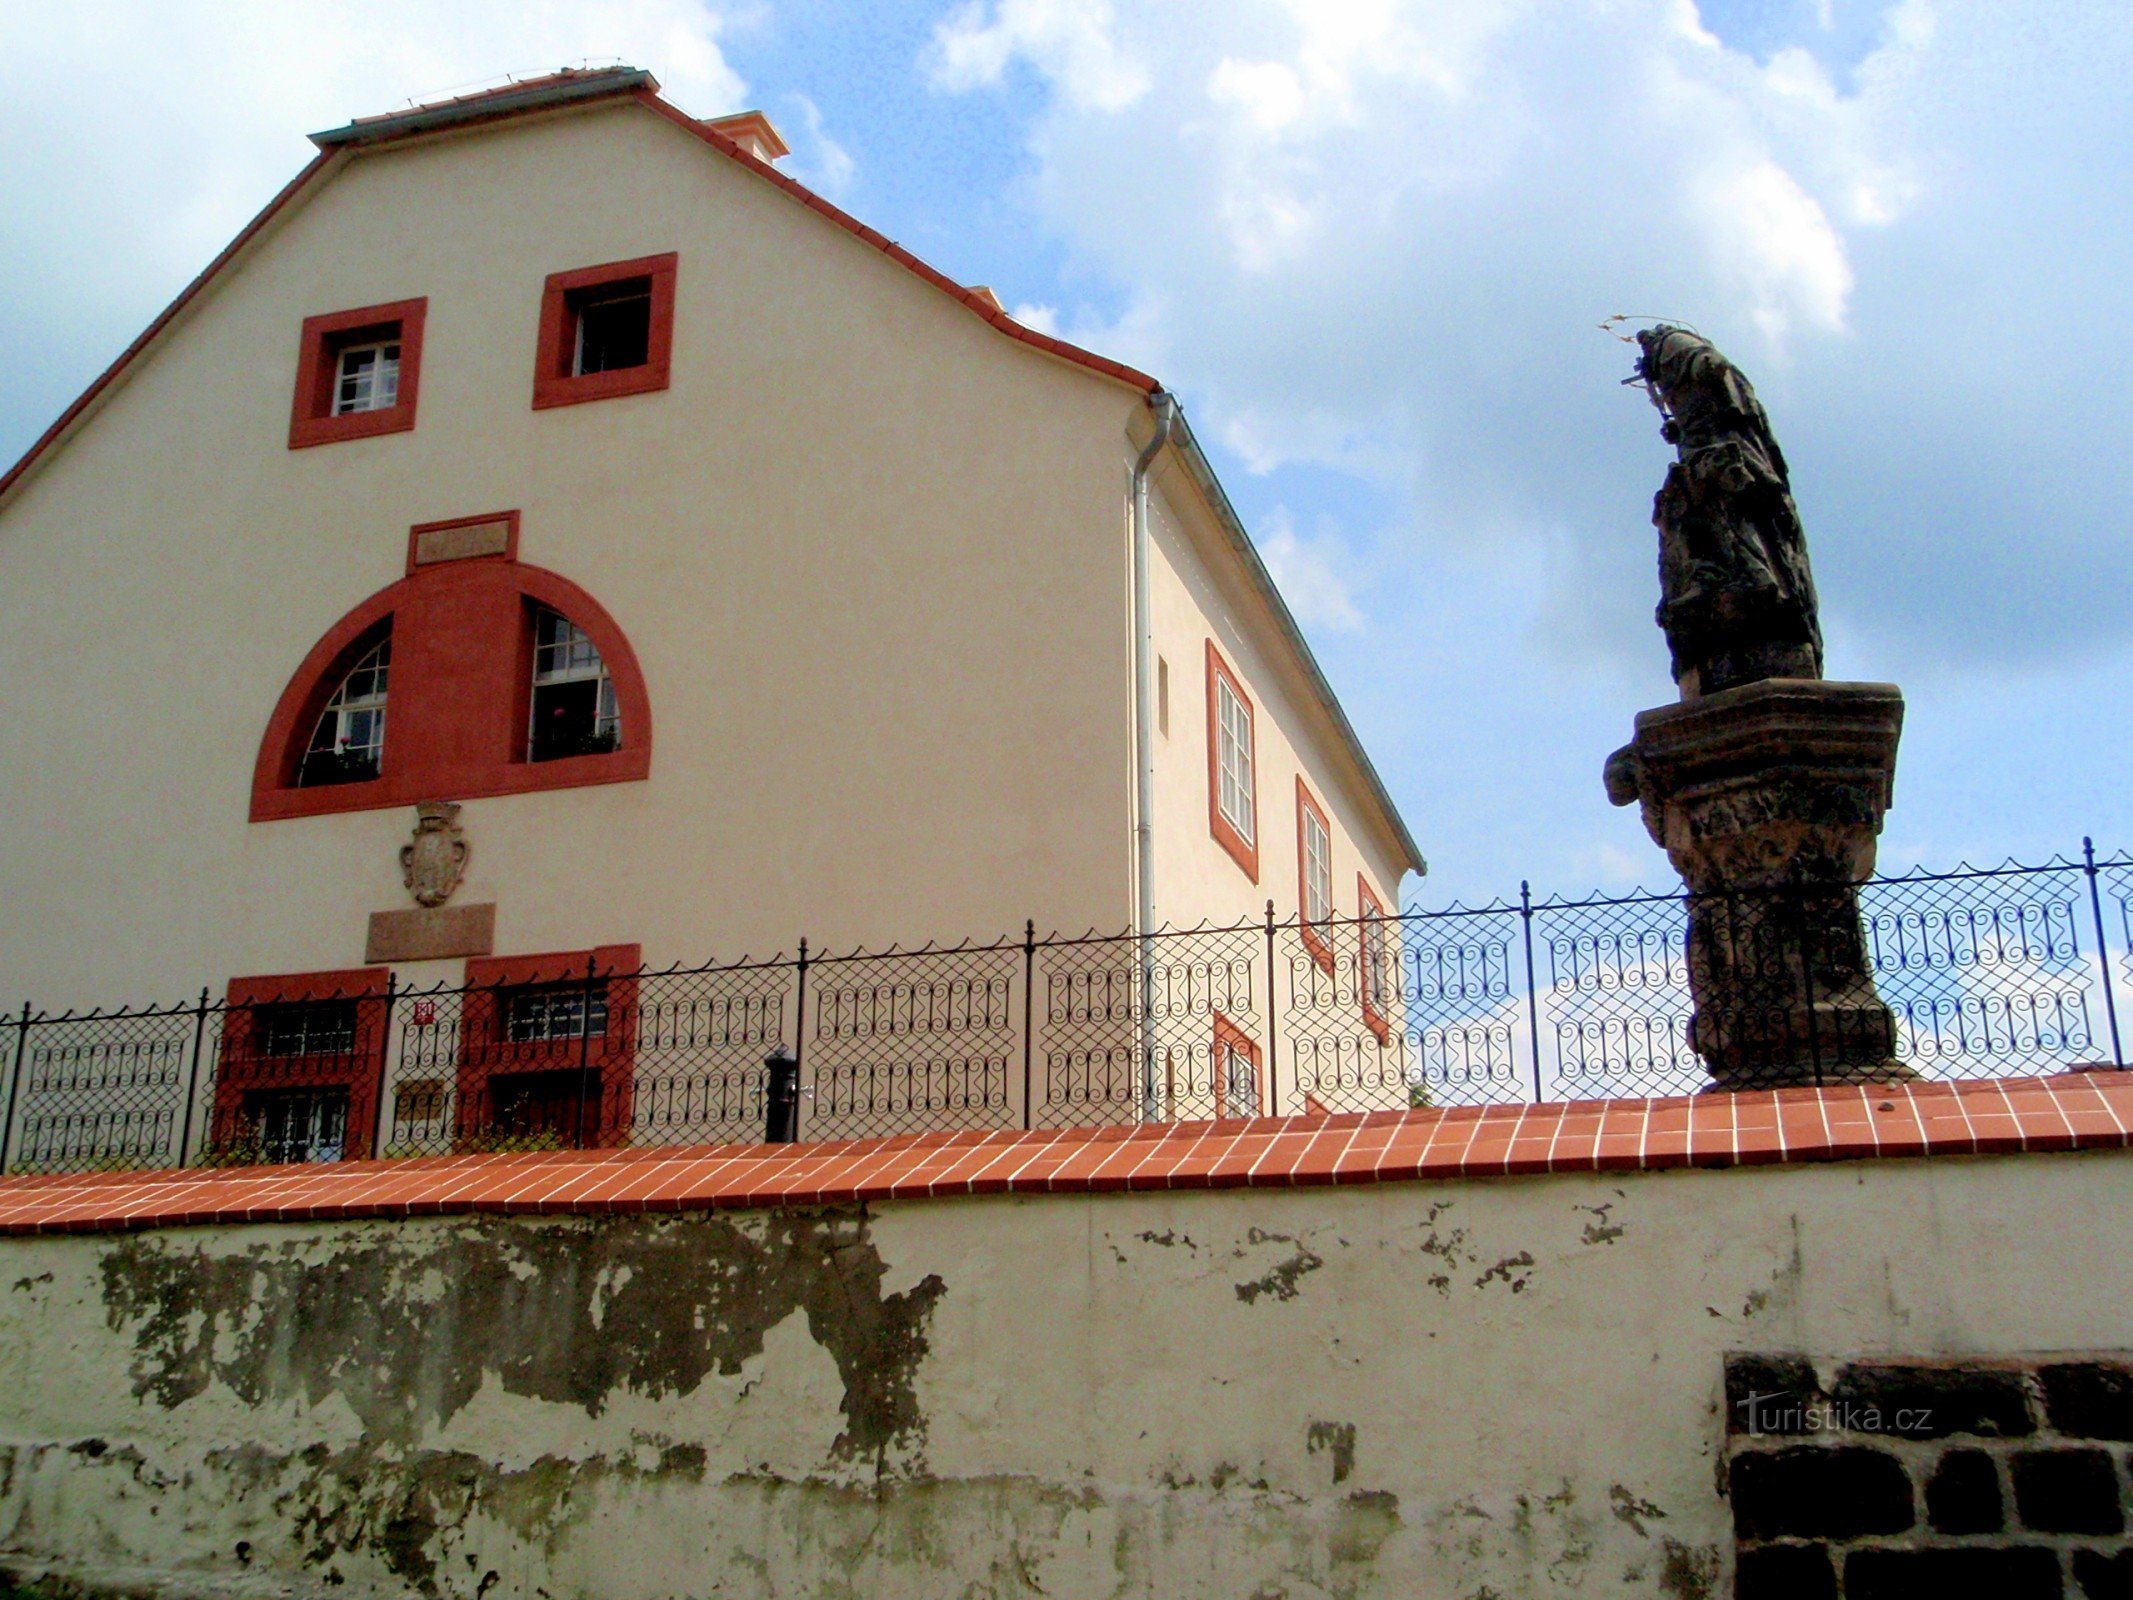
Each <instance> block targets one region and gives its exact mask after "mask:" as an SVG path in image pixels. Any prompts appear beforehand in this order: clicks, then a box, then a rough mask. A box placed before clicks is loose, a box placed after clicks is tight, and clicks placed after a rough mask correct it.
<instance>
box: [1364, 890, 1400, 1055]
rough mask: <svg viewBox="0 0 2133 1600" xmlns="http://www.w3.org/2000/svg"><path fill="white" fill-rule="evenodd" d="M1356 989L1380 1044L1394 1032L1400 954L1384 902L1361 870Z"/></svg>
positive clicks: (1366, 1022) (1365, 1017) (1387, 1039)
mask: <svg viewBox="0 0 2133 1600" xmlns="http://www.w3.org/2000/svg"><path fill="white" fill-rule="evenodd" d="M1355 898H1356V903H1357V908H1358V911H1359V915H1358V917H1357V920H1356V925H1355V931H1356V944H1357V949H1356V972H1355V986H1356V992H1357V993H1358V994H1359V995H1360V996H1361V998H1362V1003H1363V1026H1365V1027H1366V1028H1368V1029H1369V1030H1370V1031H1371V1032H1372V1033H1373V1034H1375V1035H1376V1036H1377V1041H1378V1043H1379V1044H1384V1043H1386V1042H1388V1041H1389V1040H1390V1038H1391V1036H1392V995H1393V985H1394V984H1395V983H1396V982H1398V981H1399V971H1398V962H1399V958H1398V956H1397V955H1396V954H1395V953H1394V951H1393V948H1392V940H1391V939H1390V937H1389V934H1390V932H1391V928H1390V926H1389V919H1388V918H1387V917H1386V915H1385V902H1384V901H1382V900H1380V899H1379V898H1378V897H1377V896H1376V895H1375V894H1374V893H1372V892H1371V888H1370V885H1369V883H1368V882H1367V881H1366V880H1365V879H1364V878H1363V876H1362V874H1361V873H1358V874H1356V879H1355Z"/></svg>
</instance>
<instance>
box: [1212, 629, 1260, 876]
mask: <svg viewBox="0 0 2133 1600" xmlns="http://www.w3.org/2000/svg"><path fill="white" fill-rule="evenodd" d="M1222 683H1227V684H1228V685H1229V689H1230V693H1232V694H1234V695H1235V696H1236V697H1237V700H1238V703H1239V704H1241V705H1242V706H1243V707H1244V717H1245V726H1246V729H1247V733H1248V737H1247V739H1246V743H1245V748H1246V749H1247V750H1248V751H1249V752H1250V754H1251V760H1252V783H1251V794H1252V836H1251V838H1249V839H1247V838H1245V837H1244V835H1243V834H1241V833H1239V832H1238V831H1237V829H1236V828H1235V826H1234V825H1232V823H1231V822H1230V820H1229V818H1227V817H1225V816H1224V815H1223V814H1222V696H1221V691H1220V690H1219V689H1218V688H1217V687H1216V686H1217V685H1218V684H1222ZM1207 826H1208V830H1209V831H1210V832H1211V833H1213V835H1214V836H1215V843H1217V844H1219V845H1220V846H1221V847H1222V848H1223V849H1224V850H1227V851H1228V852H1229V854H1230V859H1231V860H1233V861H1235V862H1236V863H1237V865H1238V866H1240V867H1242V868H1243V869H1244V875H1245V876H1246V877H1247V878H1250V879H1251V880H1252V882H1254V883H1257V882H1258V881H1259V835H1260V834H1261V832H1263V831H1264V830H1263V829H1262V828H1261V827H1260V823H1259V714H1258V712H1256V711H1254V710H1253V709H1252V697H1251V696H1250V695H1248V694H1246V693H1245V692H1244V685H1243V684H1242V683H1241V682H1239V681H1238V678H1237V675H1236V673H1234V672H1232V671H1231V670H1230V666H1229V663H1228V662H1227V661H1224V660H1223V659H1222V652H1221V651H1220V650H1217V649H1216V648H1215V641H1214V640H1212V639H1210V640H1208V641H1207Z"/></svg>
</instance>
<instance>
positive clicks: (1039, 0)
mask: <svg viewBox="0 0 2133 1600" xmlns="http://www.w3.org/2000/svg"><path fill="white" fill-rule="evenodd" d="M1017 60H1021V61H1026V62H1027V63H1028V64H1029V65H1030V66H1031V67H1033V68H1034V69H1035V70H1036V71H1038V72H1039V73H1041V74H1043V75H1044V76H1045V77H1046V78H1048V79H1049V80H1051V81H1052V82H1053V83H1054V84H1056V85H1057V86H1058V88H1059V90H1060V92H1061V93H1062V94H1064V95H1065V96H1066V98H1067V99H1068V100H1069V101H1071V102H1072V103H1073V104H1075V105H1077V106H1082V107H1088V108H1093V109H1095V110H1098V111H1121V110H1124V109H1125V108H1126V107H1127V106H1130V105H1131V104H1133V102H1134V101H1136V100H1138V99H1139V98H1140V97H1141V96H1142V95H1143V94H1145V93H1146V92H1147V90H1148V72H1147V69H1146V67H1145V66H1143V65H1142V63H1141V62H1140V61H1139V59H1138V58H1136V57H1135V56H1134V55H1132V54H1131V53H1130V52H1129V51H1128V50H1127V49H1126V48H1125V47H1124V45H1123V44H1122V43H1121V42H1120V40H1119V38H1118V21H1117V17H1116V16H1115V14H1114V13H1113V11H1112V8H1111V5H1110V0H997V3H996V4H995V5H993V6H992V7H990V8H988V7H987V6H986V4H985V3H984V0H970V3H969V4H967V5H965V6H964V7H962V9H960V10H959V11H957V12H956V13H955V14H954V15H953V16H951V17H949V18H948V19H947V20H946V21H944V22H942V23H941V24H940V25H939V26H938V27H937V28H935V30H934V36H933V59H932V75H933V81H934V82H935V84H936V85H937V86H938V87H940V88H943V89H949V90H960V89H974V88H979V87H996V86H997V85H999V84H1000V82H1001V81H1002V80H1003V79H1004V78H1005V77H1006V75H1007V69H1008V67H1009V65H1010V64H1011V63H1013V62H1015V61H1017Z"/></svg>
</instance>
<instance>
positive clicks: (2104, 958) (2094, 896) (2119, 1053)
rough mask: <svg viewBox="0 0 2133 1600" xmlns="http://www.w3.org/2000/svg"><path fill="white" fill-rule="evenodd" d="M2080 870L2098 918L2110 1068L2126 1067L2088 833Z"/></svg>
mask: <svg viewBox="0 0 2133 1600" xmlns="http://www.w3.org/2000/svg"><path fill="white" fill-rule="evenodd" d="M2081 870H2082V871H2083V872H2085V873H2087V874H2088V879H2089V911H2090V913H2091V914H2092V915H2093V916H2094V917H2095V918H2096V960H2097V961H2098V963H2099V964H2101V966H2102V967H2103V1013H2104V1015H2105V1016H2106V1017H2107V1018H2109V1019H2110V1024H2111V1065H2112V1066H2114V1067H2122V1066H2124V1065H2125V1064H2126V1053H2125V1050H2124V1048H2123V1047H2122V1046H2121V1045H2120V1044H2119V1042H2118V999H2117V994H2116V991H2115V990H2114V988H2113V986H2112V983H2111V938H2110V935H2109V933H2107V932H2106V931H2105V928H2104V922H2103V895H2102V893H2101V892H2100V891H2099V890H2098V889H2097V887H2096V841H2095V840H2094V839H2091V838H2089V837H2088V836H2087V835H2086V834H2084V835H2083V836H2082V840H2081Z"/></svg>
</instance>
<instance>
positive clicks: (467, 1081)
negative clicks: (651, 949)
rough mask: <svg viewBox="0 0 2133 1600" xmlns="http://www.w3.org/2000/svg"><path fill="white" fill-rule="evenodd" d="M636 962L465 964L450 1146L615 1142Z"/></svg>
mask: <svg viewBox="0 0 2133 1600" xmlns="http://www.w3.org/2000/svg"><path fill="white" fill-rule="evenodd" d="M639 963H640V951H639V949H638V947H637V946H636V945H633V944H618V945H603V946H601V947H600V948H599V949H597V950H579V951H574V952H567V953H556V954H549V955H536V956H498V957H483V958H480V959H476V960H472V961H469V962H468V963H467V987H466V993H465V996H464V998H463V1000H462V1002H461V1020H460V1034H459V1079H458V1119H457V1123H458V1125H457V1127H456V1129H455V1131H454V1137H453V1142H454V1144H455V1145H456V1146H457V1147H459V1148H460V1149H467V1150H557V1149H572V1148H581V1147H582V1148H614V1147H617V1146H620V1145H624V1144H627V1143H628V1142H629V1132H630V1117H631V1114H632V1109H633V1102H634V1095H635V1072H636V1041H637V976H638V967H639Z"/></svg>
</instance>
